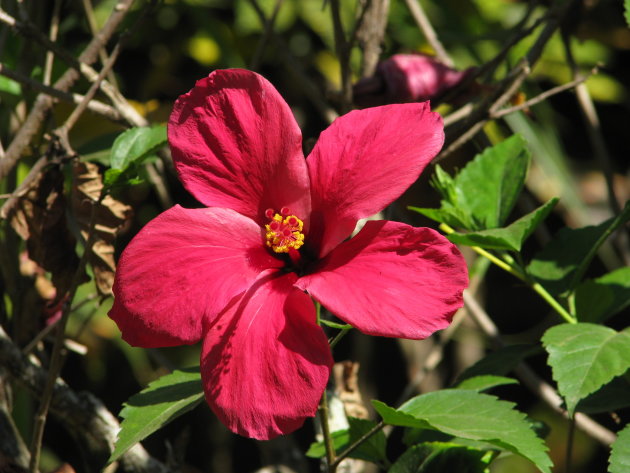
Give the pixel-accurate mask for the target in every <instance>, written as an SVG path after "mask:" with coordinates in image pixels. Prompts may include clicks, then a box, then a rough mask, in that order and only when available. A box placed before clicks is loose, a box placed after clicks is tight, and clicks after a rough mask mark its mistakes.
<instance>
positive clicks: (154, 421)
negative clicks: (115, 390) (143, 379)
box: [109, 367, 204, 463]
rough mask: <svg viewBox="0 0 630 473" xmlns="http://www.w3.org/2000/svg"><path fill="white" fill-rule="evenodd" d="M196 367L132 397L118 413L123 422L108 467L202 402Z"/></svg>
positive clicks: (178, 372) (163, 379)
mask: <svg viewBox="0 0 630 473" xmlns="http://www.w3.org/2000/svg"><path fill="white" fill-rule="evenodd" d="M203 396H204V395H203V388H202V385H201V375H200V374H199V367H195V368H188V369H184V370H175V371H173V372H172V373H171V374H167V375H166V376H162V377H161V378H159V379H157V380H155V381H153V382H152V383H150V384H149V385H148V386H147V387H146V388H145V389H143V390H142V391H140V392H139V393H138V394H134V395H133V396H131V397H130V398H129V400H128V401H127V402H126V403H125V407H124V408H123V409H122V411H120V417H122V418H123V421H122V423H121V424H120V432H118V439H117V440H116V445H115V448H114V451H113V452H112V455H111V456H110V457H109V463H111V462H113V461H115V460H117V459H118V458H120V456H121V455H122V454H123V453H125V452H126V451H127V450H128V449H129V448H131V447H132V446H133V445H135V444H136V443H138V442H140V441H141V440H143V439H144V438H146V437H148V436H149V435H151V434H152V433H153V432H155V431H156V430H158V429H160V428H162V427H163V426H165V425H166V424H168V423H169V422H171V421H172V420H173V419H175V418H177V417H179V416H180V415H182V414H184V413H186V412H188V411H189V410H191V409H193V408H194V407H195V406H196V405H197V404H199V403H200V402H201V401H202V400H203Z"/></svg>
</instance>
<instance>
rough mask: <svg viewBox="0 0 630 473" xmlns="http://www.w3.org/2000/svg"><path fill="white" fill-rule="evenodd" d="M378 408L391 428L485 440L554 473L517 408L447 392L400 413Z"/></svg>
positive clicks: (382, 406) (464, 393) (424, 397)
mask: <svg viewBox="0 0 630 473" xmlns="http://www.w3.org/2000/svg"><path fill="white" fill-rule="evenodd" d="M372 404H373V405H374V408H375V409H376V411H377V412H378V413H379V414H380V415H381V417H382V418H383V420H384V421H385V422H386V423H387V424H392V425H400V426H404V427H420V428H428V429H434V430H439V431H441V432H444V433H447V434H450V435H454V436H456V437H461V438H464V439H470V440H481V441H485V442H488V443H490V444H492V445H495V446H497V447H500V448H502V449H505V450H509V451H511V452H513V453H516V454H518V455H521V456H523V457H525V458H527V459H528V460H530V461H532V462H533V463H534V464H535V465H536V466H537V467H538V468H540V469H541V470H542V471H543V472H544V473H549V472H550V466H551V460H550V459H549V456H548V455H547V453H546V450H547V447H546V446H545V444H544V442H543V441H542V440H541V439H540V438H538V437H537V436H536V434H535V433H534V431H533V430H532V429H531V428H530V425H529V423H528V422H527V420H526V418H525V415H524V414H523V413H521V412H519V411H517V410H515V409H514V404H512V403H510V402H506V401H501V400H499V399H498V398H496V397H495V396H490V395H488V394H482V393H478V392H476V391H470V390H463V389H462V390H459V389H443V390H441V391H435V392H431V393H427V394H423V395H421V396H417V397H415V398H413V399H411V400H409V401H407V402H406V403H405V404H403V405H402V406H401V407H400V408H399V409H393V408H391V407H389V406H387V405H386V404H384V403H382V402H380V401H372Z"/></svg>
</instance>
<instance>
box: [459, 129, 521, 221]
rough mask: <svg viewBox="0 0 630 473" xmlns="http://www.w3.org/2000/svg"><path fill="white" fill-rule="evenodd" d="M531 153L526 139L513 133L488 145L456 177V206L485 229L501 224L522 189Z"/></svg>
mask: <svg viewBox="0 0 630 473" xmlns="http://www.w3.org/2000/svg"><path fill="white" fill-rule="evenodd" d="M529 161H530V155H529V151H528V150H527V148H526V143H525V140H524V139H523V137H522V136H520V135H513V136H510V137H509V138H507V139H506V140H504V141H502V142H501V143H499V144H497V145H495V146H493V147H491V148H487V149H486V150H484V151H483V153H481V154H479V155H477V156H475V158H474V159H473V160H472V161H471V162H470V163H468V164H467V165H466V167H464V169H462V170H461V172H460V173H459V174H458V175H457V176H456V177H455V188H456V192H457V202H452V204H453V205H454V206H456V207H461V208H462V209H464V210H466V211H467V212H468V213H469V214H470V215H472V216H473V219H474V220H475V221H476V222H477V223H478V227H477V228H470V230H485V229H488V228H496V227H500V226H502V225H503V224H504V223H505V220H506V219H507V217H508V215H509V214H510V212H511V211H512V208H513V207H514V204H515V203H516V199H517V198H518V195H519V194H520V192H521V190H522V189H523V184H524V183H525V176H526V174H527V168H528V167H529Z"/></svg>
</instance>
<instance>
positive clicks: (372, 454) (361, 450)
mask: <svg viewBox="0 0 630 473" xmlns="http://www.w3.org/2000/svg"><path fill="white" fill-rule="evenodd" d="M348 424H349V425H350V427H349V428H348V429H344V430H338V431H336V432H333V433H332V435H331V436H332V439H333V445H334V446H335V451H337V452H342V451H343V450H344V449H345V448H346V447H348V446H349V445H351V444H353V443H354V442H356V441H357V440H358V439H360V438H361V437H363V436H364V435H365V434H366V433H368V432H369V431H370V430H372V429H373V428H374V426H376V422H374V421H371V420H367V419H357V418H356V417H348ZM386 448H387V439H386V438H385V434H384V433H383V431H382V430H381V431H379V432H377V433H376V434H374V435H372V436H371V437H370V438H369V439H367V440H366V441H365V442H363V443H362V444H361V445H360V446H359V447H357V448H356V449H355V450H354V451H353V452H352V453H350V455H349V456H350V458H358V459H359V460H365V461H370V462H374V463H380V462H386V461H387V454H386V452H385V450H386ZM324 455H326V447H325V446H324V443H323V442H314V443H312V444H311V446H310V447H309V449H308V451H307V452H306V456H307V457H311V458H322V457H323V456H324Z"/></svg>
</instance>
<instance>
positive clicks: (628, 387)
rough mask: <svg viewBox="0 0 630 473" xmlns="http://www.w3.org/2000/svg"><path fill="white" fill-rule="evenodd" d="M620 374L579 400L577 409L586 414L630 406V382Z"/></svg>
mask: <svg viewBox="0 0 630 473" xmlns="http://www.w3.org/2000/svg"><path fill="white" fill-rule="evenodd" d="M626 378H627V375H626V376H619V377H617V378H615V379H613V380H612V381H611V382H610V383H608V384H605V385H604V386H602V387H601V388H600V389H599V390H597V391H595V392H594V393H593V394H590V395H589V396H587V397H586V398H584V399H582V400H581V401H580V402H578V405H577V407H576V408H575V410H576V411H579V412H584V413H585V414H601V413H603V412H611V411H617V410H619V409H625V408H626V407H630V382H629V381H628V380H627V379H626Z"/></svg>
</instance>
